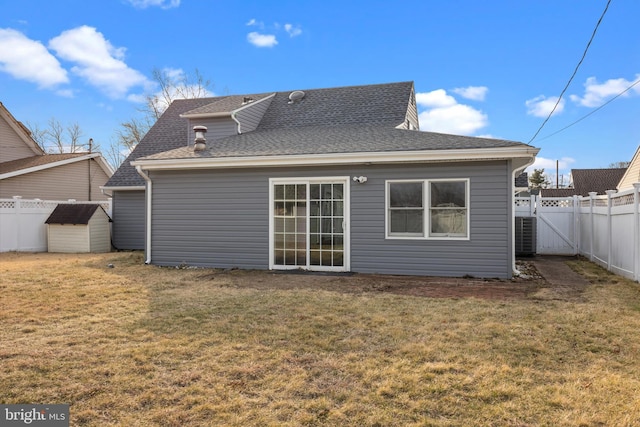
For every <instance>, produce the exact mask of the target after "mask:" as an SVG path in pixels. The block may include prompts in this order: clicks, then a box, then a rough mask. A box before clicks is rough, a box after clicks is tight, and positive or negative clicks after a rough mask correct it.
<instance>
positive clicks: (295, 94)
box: [289, 90, 305, 104]
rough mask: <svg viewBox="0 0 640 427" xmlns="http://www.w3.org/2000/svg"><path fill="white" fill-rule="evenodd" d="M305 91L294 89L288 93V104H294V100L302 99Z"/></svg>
mask: <svg viewBox="0 0 640 427" xmlns="http://www.w3.org/2000/svg"><path fill="white" fill-rule="evenodd" d="M304 95H305V93H304V92H303V91H301V90H294V91H293V92H291V93H290V94H289V104H295V103H296V102H299V101H302V98H304Z"/></svg>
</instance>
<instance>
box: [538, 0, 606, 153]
mask: <svg viewBox="0 0 640 427" xmlns="http://www.w3.org/2000/svg"><path fill="white" fill-rule="evenodd" d="M610 4H611V0H608V1H607V5H606V6H605V8H604V11H603V12H602V15H600V19H598V23H597V24H596V27H595V28H594V29H593V33H592V34H591V38H590V39H589V43H587V47H586V48H585V49H584V52H583V53H582V58H580V61H579V62H578V65H576V68H575V70H573V74H572V75H571V77H570V78H569V81H568V82H567V84H566V85H565V87H564V89H562V92H561V93H560V96H559V97H558V101H556V105H554V106H553V109H552V110H551V112H550V113H549V115H548V116H547V118H546V119H544V122H542V124H541V125H540V127H539V128H538V130H537V131H536V133H535V135H533V137H532V138H531V139H530V140H529V142H528V143H527V144H531V142H533V140H534V139H536V137H537V136H538V134H539V133H540V131H541V130H542V128H543V127H544V125H546V124H547V122H548V121H549V119H550V118H551V116H552V115H553V112H554V111H556V108H558V104H560V101H561V100H562V95H564V93H565V92H566V91H567V89H569V85H570V84H571V82H572V81H573V78H574V77H575V76H576V73H577V72H578V68H580V65H582V61H584V58H585V57H586V56H587V51H588V50H589V47H590V46H591V42H592V41H593V39H594V37H595V36H596V32H597V31H598V27H599V26H600V23H601V22H602V18H604V15H605V14H606V13H607V10H608V9H609V5H610Z"/></svg>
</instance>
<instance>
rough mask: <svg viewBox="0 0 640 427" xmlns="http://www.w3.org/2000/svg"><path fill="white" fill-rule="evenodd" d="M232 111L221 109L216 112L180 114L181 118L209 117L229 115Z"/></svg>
mask: <svg viewBox="0 0 640 427" xmlns="http://www.w3.org/2000/svg"><path fill="white" fill-rule="evenodd" d="M232 114H233V111H223V112H218V113H196V114H180V117H182V118H183V119H209V118H216V117H231V115H232Z"/></svg>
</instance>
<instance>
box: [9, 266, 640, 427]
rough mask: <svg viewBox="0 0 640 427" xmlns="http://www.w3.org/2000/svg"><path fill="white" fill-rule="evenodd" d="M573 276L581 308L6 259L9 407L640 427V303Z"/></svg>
mask: <svg viewBox="0 0 640 427" xmlns="http://www.w3.org/2000/svg"><path fill="white" fill-rule="evenodd" d="M110 263H113V264H114V265H115V268H108V267H107V265H108V264H110ZM572 268H576V269H579V270H580V269H583V270H584V271H585V272H586V273H585V274H587V273H588V274H587V275H588V277H589V279H590V280H591V281H592V282H593V283H594V285H593V286H591V287H589V288H588V289H587V291H586V292H585V298H584V301H582V302H576V301H559V300H549V301H547V300H540V299H535V298H522V299H512V300H508V301H504V300H487V299H477V298H456V299H450V298H440V299H436V298H421V297H415V296H406V295H395V294H391V293H385V292H380V291H379V290H376V291H371V292H366V291H362V292H353V288H352V286H353V284H352V283H350V281H349V279H348V278H347V279H344V278H341V279H339V280H338V279H335V278H331V277H325V278H319V277H318V276H313V277H311V276H304V275H273V274H271V273H267V272H262V273H260V272H243V271H232V272H221V271H213V270H204V271H203V270H189V269H185V270H179V269H170V268H158V267H153V266H145V265H142V256H141V255H140V254H138V253H114V254H104V255H73V256H70V255H56V254H1V255H0V293H1V295H2V310H1V311H0V326H1V329H0V381H1V384H2V387H1V388H0V401H1V402H2V403H69V404H71V421H72V425H83V426H84V425H87V426H109V425H114V426H115V425H131V426H147V425H149V426H154V425H163V426H185V425H189V426H192V425H196V426H197V425H202V426H209V425H230V426H249V425H256V426H282V425H290V426H304V425H308V426H312V425H363V426H376V425H378V426H411V425H415V426H457V425H474V426H538V425H554V426H581V425H582V426H600V425H602V426H609V425H616V426H632V425H637V424H638V421H639V420H640V374H638V373H639V372H640V354H639V349H640V310H639V307H640V289H639V286H638V284H636V283H633V282H630V281H627V280H625V279H621V278H618V277H617V276H611V275H609V274H608V273H606V272H605V271H604V270H602V269H599V268H597V267H595V268H594V267H593V265H592V264H589V263H586V262H585V261H584V260H578V261H574V262H573V263H572ZM580 271H581V270H580ZM307 280H315V281H320V280H326V281H328V282H331V286H323V287H322V289H313V288H311V287H310V286H308V283H306V282H305V281H307ZM353 280H359V279H357V277H354V279H353ZM385 280H388V281H393V280H396V279H394V278H385ZM397 280H400V279H397ZM247 281H249V283H257V282H258V281H263V282H269V283H270V285H269V287H268V289H266V288H265V286H262V285H261V286H256V287H251V286H247ZM332 281H333V282H332ZM278 282H281V283H282V287H281V288H278V286H276V285H277V283H278ZM273 283H276V285H274V284H273ZM296 283H300V284H301V286H299V287H298V286H296ZM303 284H304V286H303ZM263 285H264V284H263Z"/></svg>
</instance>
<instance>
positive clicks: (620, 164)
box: [608, 162, 631, 169]
mask: <svg viewBox="0 0 640 427" xmlns="http://www.w3.org/2000/svg"><path fill="white" fill-rule="evenodd" d="M630 164H631V162H613V163H609V166H608V168H609V169H617V168H628V167H629V165H630Z"/></svg>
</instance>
